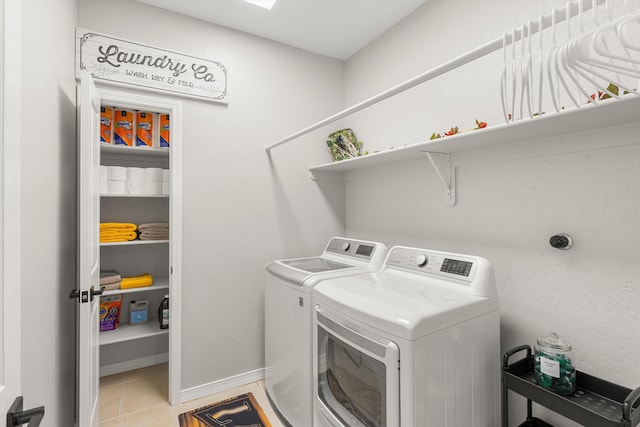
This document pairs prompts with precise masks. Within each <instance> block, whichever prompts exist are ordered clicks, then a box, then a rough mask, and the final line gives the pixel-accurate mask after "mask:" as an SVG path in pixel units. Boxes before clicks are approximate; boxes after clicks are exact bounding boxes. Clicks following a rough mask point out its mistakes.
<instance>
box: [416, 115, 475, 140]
mask: <svg viewBox="0 0 640 427" xmlns="http://www.w3.org/2000/svg"><path fill="white" fill-rule="evenodd" d="M486 127H487V122H481V121H480V120H477V119H476V127H474V128H473V129H464V130H462V131H461V130H460V129H459V128H458V126H452V127H451V129H449V130H448V131H446V132H444V133H443V134H442V135H440V134H439V133H435V132H434V133H432V134H431V138H429V139H430V140H433V139H438V138H442V137H445V136H452V135H457V134H459V133H464V132H469V131H472V130H478V129H484V128H486Z"/></svg>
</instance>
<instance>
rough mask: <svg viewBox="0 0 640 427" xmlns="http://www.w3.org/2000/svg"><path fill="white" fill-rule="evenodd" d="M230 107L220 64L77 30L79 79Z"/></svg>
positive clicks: (225, 77)
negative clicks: (84, 75)
mask: <svg viewBox="0 0 640 427" xmlns="http://www.w3.org/2000/svg"><path fill="white" fill-rule="evenodd" d="M82 70H87V71H88V72H89V73H90V74H91V76H92V77H93V78H94V79H95V80H96V81H100V82H104V83H109V84H115V85H127V86H134V87H137V88H142V89H147V90H153V91H161V92H169V93H172V94H174V95H180V96H187V97H191V98H198V99H202V100H206V101H211V102H219V103H224V104H227V103H228V100H227V97H228V92H227V69H226V68H225V66H224V65H222V64H221V63H219V62H216V61H210V60H207V59H202V58H198V57H195V56H190V55H185V54H182V53H177V52H173V51H169V50H165V49H159V48H156V47H152V46H148V45H144V44H141V43H136V42H132V41H128V40H123V39H120V38H117V37H112V36H107V35H104V34H100V33H96V32H93V31H88V30H83V29H81V28H76V78H80V73H81V71H82Z"/></svg>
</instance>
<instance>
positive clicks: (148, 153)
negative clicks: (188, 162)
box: [100, 143, 171, 157]
mask: <svg viewBox="0 0 640 427" xmlns="http://www.w3.org/2000/svg"><path fill="white" fill-rule="evenodd" d="M100 151H101V152H103V153H109V154H117V155H123V156H142V157H152V156H153V157H169V152H170V151H171V149H170V148H153V147H125V146H124V145H114V144H105V143H101V144H100Z"/></svg>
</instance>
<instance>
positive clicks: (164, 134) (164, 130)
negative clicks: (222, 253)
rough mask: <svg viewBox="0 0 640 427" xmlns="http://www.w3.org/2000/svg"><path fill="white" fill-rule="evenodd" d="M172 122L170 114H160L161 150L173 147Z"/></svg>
mask: <svg viewBox="0 0 640 427" xmlns="http://www.w3.org/2000/svg"><path fill="white" fill-rule="evenodd" d="M170 138H171V121H170V120H169V115H168V114H160V148H169V147H170V146H171V139H170Z"/></svg>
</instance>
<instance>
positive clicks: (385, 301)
mask: <svg viewBox="0 0 640 427" xmlns="http://www.w3.org/2000/svg"><path fill="white" fill-rule="evenodd" d="M313 304H314V341H313V344H314V350H313V351H314V358H315V360H314V365H313V389H314V402H313V405H314V419H313V425H314V427H321V426H332V427H333V426H338V427H343V426H344V427H346V426H348V427H362V426H367V427H370V426H371V427H373V426H375V427H398V426H402V427H414V426H421V427H454V426H455V427H472V426H476V427H494V426H498V425H500V418H499V407H500V401H499V398H500V389H499V385H500V372H499V368H500V325H499V304H498V298H497V292H496V285H495V276H494V272H493V268H492V266H491V265H490V263H489V262H488V261H487V260H485V259H483V258H480V257H475V256H469V255H460V254H452V253H444V252H439V251H434V250H425V249H417V248H408V247H400V246H396V247H393V248H392V249H390V250H389V254H388V255H387V259H386V260H385V264H384V266H383V267H382V268H381V269H380V270H379V271H377V272H372V273H368V274H361V275H357V276H352V277H341V278H334V279H329V280H325V281H322V282H321V283H319V284H318V285H317V286H316V287H315V288H314V289H313Z"/></svg>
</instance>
